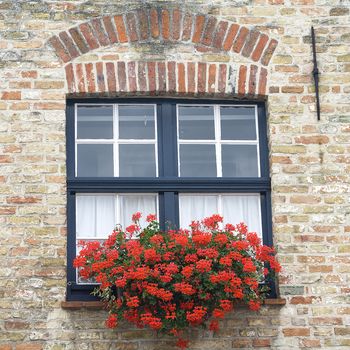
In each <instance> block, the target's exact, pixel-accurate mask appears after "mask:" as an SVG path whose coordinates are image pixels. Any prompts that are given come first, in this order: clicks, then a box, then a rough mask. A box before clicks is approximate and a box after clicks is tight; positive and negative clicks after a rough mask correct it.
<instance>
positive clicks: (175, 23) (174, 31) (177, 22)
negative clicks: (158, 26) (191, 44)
mask: <svg viewBox="0 0 350 350" xmlns="http://www.w3.org/2000/svg"><path fill="white" fill-rule="evenodd" d="M181 19H182V15H181V11H180V10H179V9H174V10H173V18H172V22H171V24H172V25H171V30H170V33H171V38H172V40H179V39H180V28H181V27H180V26H181Z"/></svg>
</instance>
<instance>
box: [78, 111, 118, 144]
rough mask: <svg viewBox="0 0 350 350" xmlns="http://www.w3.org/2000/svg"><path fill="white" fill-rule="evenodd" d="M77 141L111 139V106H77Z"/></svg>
mask: <svg viewBox="0 0 350 350" xmlns="http://www.w3.org/2000/svg"><path fill="white" fill-rule="evenodd" d="M77 110H78V111H77V136H78V139H112V138H113V106H78V108H77Z"/></svg>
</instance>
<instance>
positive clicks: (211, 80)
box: [207, 64, 216, 93]
mask: <svg viewBox="0 0 350 350" xmlns="http://www.w3.org/2000/svg"><path fill="white" fill-rule="evenodd" d="M215 88H216V65H215V64H210V65H209V73H208V87H207V91H208V92H209V93H213V92H215Z"/></svg>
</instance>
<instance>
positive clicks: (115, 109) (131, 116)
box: [75, 104, 158, 177]
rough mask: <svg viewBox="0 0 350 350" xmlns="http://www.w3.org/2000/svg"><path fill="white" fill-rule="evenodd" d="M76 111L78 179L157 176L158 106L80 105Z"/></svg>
mask: <svg viewBox="0 0 350 350" xmlns="http://www.w3.org/2000/svg"><path fill="white" fill-rule="evenodd" d="M75 109H76V110H75V115H76V118H75V120H76V122H75V130H76V131H75V154H76V162H75V175H76V177H156V176H157V174H158V155H157V153H158V147H157V125H156V124H157V123H156V121H157V114H156V106H155V105H154V104H148V105H143V104H138V105H126V104H109V105H107V104H101V105H99V104H91V105H89V104H76V106H75ZM99 120H100V122H101V125H99ZM94 130H96V135H94ZM131 155H132V156H131Z"/></svg>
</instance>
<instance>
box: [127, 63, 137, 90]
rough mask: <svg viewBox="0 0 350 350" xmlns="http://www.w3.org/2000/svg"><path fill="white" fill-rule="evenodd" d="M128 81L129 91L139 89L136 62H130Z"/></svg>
mask: <svg viewBox="0 0 350 350" xmlns="http://www.w3.org/2000/svg"><path fill="white" fill-rule="evenodd" d="M128 82H129V91H130V92H135V91H136V90H137V85H136V71H135V62H128Z"/></svg>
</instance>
